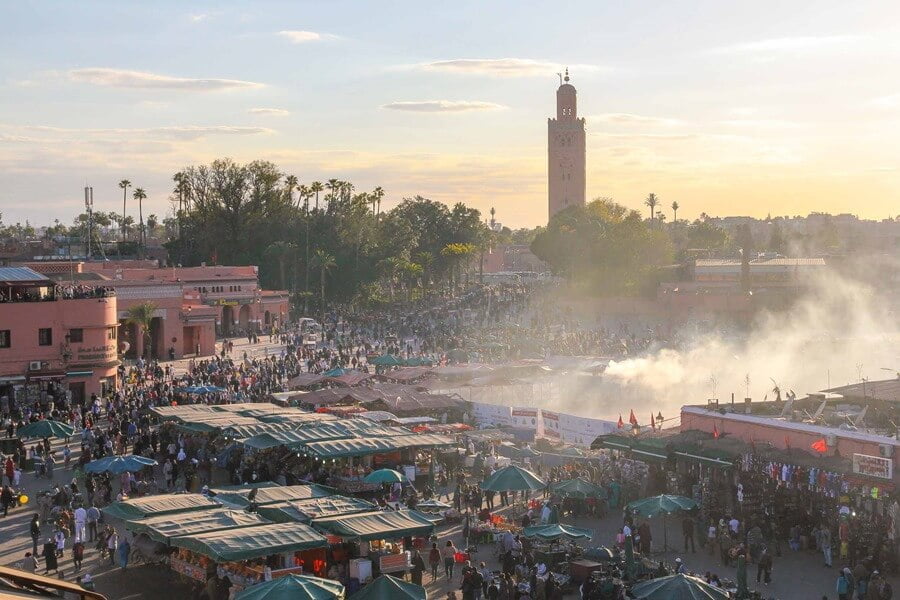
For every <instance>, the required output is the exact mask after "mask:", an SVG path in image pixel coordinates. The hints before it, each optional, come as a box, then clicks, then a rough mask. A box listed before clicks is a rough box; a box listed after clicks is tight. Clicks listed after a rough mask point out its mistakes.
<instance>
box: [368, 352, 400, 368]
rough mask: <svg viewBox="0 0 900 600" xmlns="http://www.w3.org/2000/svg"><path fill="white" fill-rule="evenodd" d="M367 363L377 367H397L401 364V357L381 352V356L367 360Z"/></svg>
mask: <svg viewBox="0 0 900 600" xmlns="http://www.w3.org/2000/svg"><path fill="white" fill-rule="evenodd" d="M369 364H372V365H376V366H379V367H399V366H400V365H402V364H403V359H400V358H397V357H396V356H392V355H390V354H382V355H381V356H379V357H377V358H374V359H372V360H370V361H369Z"/></svg>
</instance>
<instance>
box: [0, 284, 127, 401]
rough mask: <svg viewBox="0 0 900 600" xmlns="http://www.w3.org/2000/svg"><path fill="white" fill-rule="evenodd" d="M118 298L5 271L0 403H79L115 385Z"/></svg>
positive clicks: (0, 297) (0, 307) (0, 295)
mask: <svg viewBox="0 0 900 600" xmlns="http://www.w3.org/2000/svg"><path fill="white" fill-rule="evenodd" d="M116 309H117V305H116V297H115V294H114V293H113V292H111V291H109V290H104V289H103V288H98V289H93V288H91V289H86V290H73V289H65V288H63V289H61V288H60V287H59V286H57V285H56V284H55V283H54V282H53V281H51V280H50V279H48V278H47V277H46V276H44V275H41V274H40V273H37V272H35V271H33V270H31V269H28V268H24V267H0V399H2V398H6V403H9V404H7V406H11V405H15V404H23V403H26V402H27V403H32V402H44V403H46V402H48V401H49V400H51V399H53V398H54V397H55V398H59V397H61V395H65V394H66V393H69V394H70V395H71V398H72V399H73V400H74V401H81V400H83V399H84V398H86V397H90V395H91V394H95V393H96V394H101V393H102V392H104V391H106V390H113V389H115V387H116V373H117V367H118V365H119V361H118V356H117V345H118V328H117V319H116V316H117V315H116Z"/></svg>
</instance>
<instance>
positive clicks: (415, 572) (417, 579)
mask: <svg viewBox="0 0 900 600" xmlns="http://www.w3.org/2000/svg"><path fill="white" fill-rule="evenodd" d="M411 562H412V569H411V570H410V574H411V576H412V582H413V583H414V584H416V585H422V573H424V572H425V561H424V560H422V555H421V554H419V551H418V550H415V549H414V550H413V551H412V561H411Z"/></svg>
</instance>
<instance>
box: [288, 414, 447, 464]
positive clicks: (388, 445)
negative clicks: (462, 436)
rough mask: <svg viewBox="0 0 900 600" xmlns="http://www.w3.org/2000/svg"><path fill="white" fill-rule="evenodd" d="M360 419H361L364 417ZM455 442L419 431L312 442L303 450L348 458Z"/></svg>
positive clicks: (321, 454)
mask: <svg viewBox="0 0 900 600" xmlns="http://www.w3.org/2000/svg"><path fill="white" fill-rule="evenodd" d="M359 420H360V421H361V420H362V419H359ZM357 435H365V433H358V434H357ZM455 443H456V442H454V441H453V439H452V438H449V437H447V436H443V435H434V434H430V433H419V434H411V435H402V436H397V437H391V438H378V437H366V438H356V439H347V440H328V441H323V442H311V443H308V444H304V445H303V446H301V451H303V452H305V453H306V454H308V455H311V456H314V457H316V458H323V459H324V458H346V457H348V456H367V455H370V454H386V453H389V452H396V451H397V450H402V449H404V448H437V447H440V446H452V445H454V444H455Z"/></svg>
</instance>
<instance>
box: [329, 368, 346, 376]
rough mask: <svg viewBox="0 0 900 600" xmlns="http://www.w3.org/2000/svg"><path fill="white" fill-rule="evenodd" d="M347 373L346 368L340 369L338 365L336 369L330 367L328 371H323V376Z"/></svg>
mask: <svg viewBox="0 0 900 600" xmlns="http://www.w3.org/2000/svg"><path fill="white" fill-rule="evenodd" d="M346 373H348V371H347V369H341V368H340V367H338V368H337V369H331V370H330V371H325V377H340V376H341V375H344V374H346Z"/></svg>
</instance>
